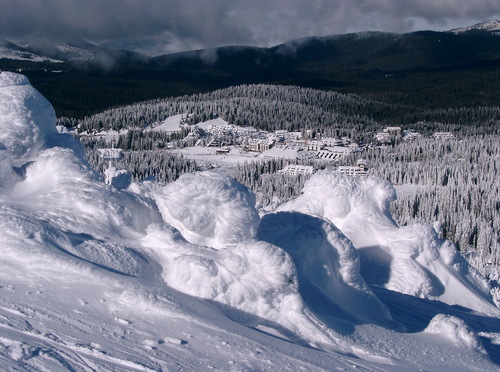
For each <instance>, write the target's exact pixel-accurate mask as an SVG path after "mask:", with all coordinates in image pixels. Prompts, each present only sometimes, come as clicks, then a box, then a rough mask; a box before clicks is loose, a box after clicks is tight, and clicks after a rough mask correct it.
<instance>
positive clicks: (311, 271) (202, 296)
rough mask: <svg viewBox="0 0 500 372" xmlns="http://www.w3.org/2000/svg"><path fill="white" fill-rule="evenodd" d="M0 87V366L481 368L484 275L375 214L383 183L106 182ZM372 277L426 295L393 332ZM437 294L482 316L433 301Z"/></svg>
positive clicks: (382, 204) (486, 351) (44, 115)
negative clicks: (276, 206)
mask: <svg viewBox="0 0 500 372" xmlns="http://www.w3.org/2000/svg"><path fill="white" fill-rule="evenodd" d="M0 95H1V98H2V99H1V100H0V113H2V115H0V128H1V129H2V131H1V132H2V133H3V135H2V140H1V142H3V145H2V147H1V148H0V168H1V169H2V170H5V172H2V173H1V174H0V185H1V186H2V189H1V194H0V210H1V213H0V231H1V233H0V253H1V257H2V260H1V261H0V330H1V333H0V366H1V367H2V369H3V370H8V371H10V370H12V371H13V370H20V369H21V370H34V371H38V370H51V371H65V370H82V371H93V370H135V371H137V370H140V371H160V370H179V371H180V370H184V371H185V370H189V371H197V370H207V369H214V370H258V369H261V370H269V369H279V370H290V371H292V370H312V371H320V370H332V369H335V368H337V369H344V370H345V369H353V368H363V369H365V370H387V371H400V370H416V369H420V368H422V369H426V370H443V369H445V370H454V371H457V370H464V371H465V370H477V371H488V370H491V371H493V370H495V369H497V367H498V365H497V364H495V363H498V362H499V361H500V351H499V350H498V347H496V346H495V344H494V343H493V341H492V342H490V343H489V344H483V341H482V340H490V339H491V340H493V339H494V337H496V335H497V334H500V326H499V325H498V317H499V311H498V309H496V308H495V307H494V305H493V304H492V303H491V301H490V300H489V298H488V295H487V288H486V283H485V281H484V279H482V278H481V277H480V276H479V275H478V274H476V273H475V272H472V271H471V269H470V267H469V266H468V265H467V263H466V262H465V261H464V260H463V259H461V258H460V257H459V256H458V254H457V253H454V252H453V249H452V248H453V247H451V245H450V243H447V242H444V241H440V240H439V239H438V238H437V235H436V234H435V232H433V230H432V228H430V227H428V226H424V225H418V226H409V227H405V228H400V227H398V226H397V225H396V224H395V223H394V222H393V221H392V219H391V217H390V215H389V214H388V209H387V204H388V203H389V201H390V199H391V198H392V197H393V196H394V189H393V188H392V186H391V185H390V184H388V183H386V182H384V181H381V180H379V179H376V178H369V179H367V180H357V179H354V178H347V177H345V176H340V175H337V174H335V173H328V172H324V173H320V174H318V175H316V176H314V177H312V178H311V179H310V181H309V182H308V183H307V184H306V187H305V189H304V194H303V195H302V196H301V197H299V198H298V199H296V200H295V201H292V202H290V203H289V204H287V205H285V206H284V207H283V211H281V212H278V213H274V214H269V215H265V216H264V217H263V218H260V217H259V215H258V213H257V211H256V209H255V197H254V195H253V194H252V193H251V192H250V191H249V190H248V189H246V188H245V187H243V186H242V185H240V184H238V183H237V182H236V181H234V180H232V179H230V178H228V177H226V176H222V175H218V174H213V173H209V172H206V173H199V174H186V175H183V176H182V177H181V178H180V179H179V180H178V181H176V182H174V183H171V184H168V185H162V184H153V183H143V184H132V185H131V186H130V187H129V188H128V189H126V190H119V189H117V188H115V187H112V186H108V185H106V184H104V182H102V180H100V179H99V177H98V175H97V173H96V172H95V171H94V170H93V169H91V168H90V167H89V166H88V164H87V163H86V162H85V160H84V159H83V157H82V155H81V150H80V148H79V146H78V144H77V143H76V142H74V141H73V140H71V139H70V138H69V137H68V135H67V134H64V133H58V132H57V131H56V129H55V116H54V115H53V110H52V111H51V110H50V108H51V107H50V104H48V102H47V101H46V100H44V99H43V97H42V96H41V95H40V94H39V93H38V92H37V91H36V90H34V89H33V88H32V87H31V86H30V85H29V84H28V82H27V80H26V79H25V78H23V77H21V76H19V75H15V74H11V73H4V72H2V73H0ZM367 249H368V250H369V249H372V250H373V252H374V253H373V254H371V255H370V254H365V253H364V252H363V250H367ZM367 258H368V259H370V260H371V262H372V263H373V264H372V265H368V266H366V265H365V264H364V263H366V261H364V260H366V259H367ZM384 259H387V261H384ZM403 271H405V272H409V273H410V274H411V277H410V279H408V278H407V277H405V276H404V275H402V274H398V273H400V272H403ZM380 273H382V274H387V275H386V276H384V275H382V276H381V278H382V279H383V278H386V279H387V281H386V282H377V281H376V280H374V279H377V278H379V277H380V275H379V274H380ZM367 282H368V283H375V284H378V285H383V286H384V287H386V288H387V289H388V290H386V291H387V292H384V293H383V294H384V298H385V299H384V302H383V301H381V299H379V297H378V296H377V295H376V294H375V293H378V292H379V291H377V292H374V291H373V290H372V289H371V287H370V286H369V285H368V284H367ZM440 285H441V286H440ZM443 287H444V290H443ZM389 290H392V291H399V292H402V293H407V294H412V295H416V296H420V297H425V298H430V299H434V300H440V301H443V302H440V303H439V304H441V305H439V306H438V305H436V306H435V307H433V308H432V310H425V307H423V308H422V309H421V312H422V311H423V313H424V314H425V315H426V316H428V317H429V320H428V322H427V323H426V325H425V327H423V328H422V327H420V328H419V330H418V331H413V333H404V330H405V325H406V324H402V323H401V321H402V320H404V321H406V322H408V325H410V326H411V325H413V323H412V322H413V321H412V320H411V319H410V318H411V317H410V315H408V317H410V318H408V319H406V320H405V319H401V317H398V318H400V319H399V321H395V320H394V317H393V314H392V311H394V310H396V311H397V307H398V306H399V307H404V305H405V304H406V302H402V300H400V299H399V298H400V297H397V296H395V295H390V293H391V291H389ZM394 293H396V292H394ZM388 296H390V298H391V299H392V300H387V297H388ZM412 298H413V299H415V301H417V300H418V299H417V298H416V297H412ZM467 299H469V300H467ZM386 303H387V304H390V305H391V307H389V306H388V305H387V304H386ZM454 303H457V304H461V305H462V306H466V307H468V308H469V309H474V310H477V311H480V312H482V313H480V312H477V313H476V312H472V313H470V310H467V311H461V310H460V309H458V308H457V309H454V310H448V313H449V312H451V314H440V313H439V312H435V309H439V308H442V307H443V306H449V305H446V304H454ZM394 304H396V305H397V306H394ZM440 306H441V307H440ZM450 308H451V307H450ZM418 311H419V309H417V310H415V312H417V313H418ZM485 312H487V313H488V314H489V315H488V316H487V315H485V314H484V313H485ZM469 313H470V314H469ZM419 316H421V314H420V315H419ZM462 317H463V318H464V319H467V321H465V320H463V319H462ZM409 319H410V320H409ZM419 319H420V318H419ZM477 319H479V320H481V321H483V322H485V324H488V327H487V329H488V332H489V333H488V334H486V333H484V332H483V333H482V335H483V336H481V337H482V339H480V336H479V334H478V332H479V331H480V330H484V329H481V328H479V327H477V325H476V326H475V327H474V328H473V327H471V326H470V325H469V324H468V321H471V320H476V321H477ZM474 324H475V323H474ZM495 324H496V326H495ZM490 358H491V359H492V360H493V362H492V361H491V360H490Z"/></svg>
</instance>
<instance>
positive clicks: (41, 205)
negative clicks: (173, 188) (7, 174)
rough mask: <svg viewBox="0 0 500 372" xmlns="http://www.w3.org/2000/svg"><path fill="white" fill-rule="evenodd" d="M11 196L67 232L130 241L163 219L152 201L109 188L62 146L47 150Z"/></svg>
mask: <svg viewBox="0 0 500 372" xmlns="http://www.w3.org/2000/svg"><path fill="white" fill-rule="evenodd" d="M9 196H10V198H11V200H12V201H13V202H18V203H24V204H27V205H29V206H30V208H31V209H33V215H34V216H36V215H39V216H40V218H45V219H48V220H50V221H57V226H58V227H59V228H61V229H63V230H65V231H73V232H76V233H87V234H91V235H93V236H101V237H105V236H109V234H110V233H109V232H110V231H112V232H113V233H114V234H118V235H122V236H125V237H128V236H130V235H134V234H136V233H140V232H144V231H145V230H146V227H147V226H148V225H149V224H150V223H156V222H158V221H161V216H160V215H159V213H158V211H157V209H156V208H155V205H154V203H153V202H152V201H150V200H147V199H145V198H141V197H139V196H137V195H134V194H129V193H123V192H120V191H118V190H116V189H111V188H109V187H107V186H106V185H105V184H104V183H102V182H101V181H100V179H99V176H98V175H97V173H96V172H95V171H94V170H93V169H91V168H90V166H89V165H88V164H87V163H85V162H83V161H82V159H80V158H79V157H78V156H77V155H76V154H75V153H74V152H73V151H72V150H71V149H65V148H61V147H54V148H51V149H47V150H43V151H42V152H41V153H40V155H39V156H38V158H37V159H36V161H34V162H32V163H30V164H29V165H28V166H27V167H26V174H25V179H24V180H23V181H21V182H18V183H17V184H16V185H15V186H14V187H13V188H12V191H11V192H10V195H9Z"/></svg>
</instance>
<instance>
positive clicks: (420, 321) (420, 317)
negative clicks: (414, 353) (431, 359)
mask: <svg viewBox="0 0 500 372" xmlns="http://www.w3.org/2000/svg"><path fill="white" fill-rule="evenodd" d="M372 290H373V292H375V294H376V295H377V296H378V298H379V299H380V300H381V301H382V302H383V303H385V305H386V306H387V307H388V308H389V310H390V311H391V314H392V317H393V318H394V320H396V321H398V322H401V323H403V324H404V325H405V326H406V329H407V331H408V332H410V333H413V332H422V331H423V330H424V329H425V328H426V327H427V326H428V325H429V322H430V321H431V319H432V318H433V317H434V316H436V315H437V314H446V315H451V316H455V317H457V318H460V319H463V321H464V322H465V323H466V324H467V325H468V326H469V327H471V328H472V329H473V330H474V331H475V332H476V333H480V332H493V333H500V319H499V318H495V317H492V316H488V315H484V314H479V313H476V312H473V311H471V310H470V309H468V308H465V307H462V306H458V305H448V304H445V303H444V302H441V301H435V300H428V299H423V298H418V297H414V296H410V295H406V294H403V293H399V292H395V291H391V290H388V289H385V288H382V287H377V286H373V287H372ZM480 339H481V341H482V343H483V346H484V348H485V349H486V351H487V353H488V355H489V357H490V359H491V361H492V362H493V363H496V364H500V345H496V344H493V343H492V342H491V340H490V339H489V338H487V337H483V336H480Z"/></svg>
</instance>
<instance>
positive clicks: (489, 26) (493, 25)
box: [449, 20, 500, 35]
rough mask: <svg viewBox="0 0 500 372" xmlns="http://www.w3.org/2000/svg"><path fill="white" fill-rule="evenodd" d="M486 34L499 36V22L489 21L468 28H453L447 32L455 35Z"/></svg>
mask: <svg viewBox="0 0 500 372" xmlns="http://www.w3.org/2000/svg"><path fill="white" fill-rule="evenodd" d="M478 31H479V32H488V33H491V34H493V35H500V22H499V21H497V20H490V21H486V22H482V23H478V24H475V25H473V26H469V27H462V28H454V29H453V30H450V31H449V32H451V33H454V34H456V35H460V34H465V33H470V32H478Z"/></svg>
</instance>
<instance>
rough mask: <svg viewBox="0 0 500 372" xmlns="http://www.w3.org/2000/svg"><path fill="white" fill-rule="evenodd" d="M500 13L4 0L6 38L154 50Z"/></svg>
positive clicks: (323, 0)
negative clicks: (117, 44)
mask: <svg viewBox="0 0 500 372" xmlns="http://www.w3.org/2000/svg"><path fill="white" fill-rule="evenodd" d="M489 19H497V20H500V0H0V38H3V39H14V40H21V39H29V38H33V37H38V38H39V37H42V38H49V39H56V40H72V39H78V38H83V39H86V40H89V41H93V42H97V43H100V42H104V41H108V40H121V41H124V40H126V41H127V45H129V46H130V45H134V43H135V47H136V49H138V50H139V51H142V52H147V53H148V54H151V55H153V54H163V53H171V52H177V51H184V50H191V49H201V48H210V47H216V46H222V45H254V46H272V45H276V44H279V43H282V42H285V41H288V40H291V39H296V38H300V37H304V36H323V35H332V34H341V33H348V32H356V31H368V30H376V31H390V32H407V31H414V30H421V29H432V30H447V29H451V28H454V27H460V26H468V25H471V24H474V23H478V22H482V21H485V20H489Z"/></svg>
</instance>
